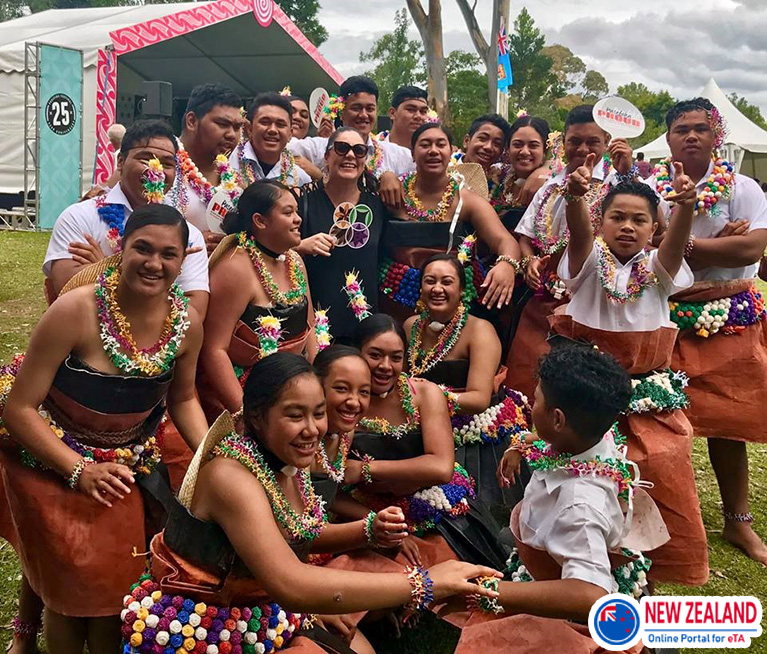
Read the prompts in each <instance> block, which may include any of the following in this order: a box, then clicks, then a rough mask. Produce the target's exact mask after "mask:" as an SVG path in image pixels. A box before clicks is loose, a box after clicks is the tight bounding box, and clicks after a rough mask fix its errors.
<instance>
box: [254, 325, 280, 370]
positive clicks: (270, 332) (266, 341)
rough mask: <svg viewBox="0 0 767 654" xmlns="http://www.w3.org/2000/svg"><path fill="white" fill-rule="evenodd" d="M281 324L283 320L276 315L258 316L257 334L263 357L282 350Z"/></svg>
mask: <svg viewBox="0 0 767 654" xmlns="http://www.w3.org/2000/svg"><path fill="white" fill-rule="evenodd" d="M280 324H281V321H280V319H279V318H277V317H276V316H272V315H268V316H259V317H258V327H257V328H256V336H258V345H259V350H260V352H261V359H264V358H265V357H268V356H269V355H271V354H275V353H277V352H279V351H280V341H281V340H282V328H281V327H280ZM259 360H260V359H259Z"/></svg>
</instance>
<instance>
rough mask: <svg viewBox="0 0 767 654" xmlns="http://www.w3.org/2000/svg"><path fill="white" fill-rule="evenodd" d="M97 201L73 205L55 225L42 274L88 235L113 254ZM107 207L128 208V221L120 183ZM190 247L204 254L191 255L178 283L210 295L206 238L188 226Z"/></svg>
mask: <svg viewBox="0 0 767 654" xmlns="http://www.w3.org/2000/svg"><path fill="white" fill-rule="evenodd" d="M97 201H98V198H92V199H90V200H85V201H84V202H78V203H76V204H73V205H71V206H69V207H67V208H66V209H64V211H63V212H62V213H61V215H60V216H59V217H58V219H57V220H56V223H55V225H54V226H53V232H52V233H51V240H50V241H49V242H48V251H47V252H46V253H45V261H44V263H43V274H45V276H46V277H50V275H51V267H52V265H53V262H54V261H57V260H59V259H71V258H72V254H71V253H70V252H69V251H68V248H69V244H70V243H72V242H75V241H78V242H80V243H85V235H86V234H89V235H90V236H92V237H93V238H94V239H95V240H96V241H98V244H99V245H100V246H101V251H102V252H103V253H104V254H105V255H106V256H109V255H110V254H114V252H113V251H112V247H111V246H110V244H109V241H108V240H107V233H108V232H109V227H107V224H106V223H105V222H104V221H103V220H101V216H99V214H98V205H97ZM104 201H106V202H107V203H108V204H121V205H123V206H124V207H125V220H126V221H127V220H128V218H129V217H130V215H131V213H133V209H132V208H131V206H130V203H129V202H128V198H126V197H125V193H123V191H122V188H121V186H120V184H119V183H118V184H116V185H115V187H114V188H113V189H112V190H111V191H109V193H107V195H106V197H105V198H104V199H102V202H104ZM189 245H190V246H191V247H201V248H202V251H200V252H196V253H195V254H190V255H189V256H188V257H187V258H186V259H185V260H184V263H183V265H182V266H181V273H180V274H179V276H178V279H177V280H176V281H177V282H178V285H179V286H180V287H181V289H182V290H183V291H184V292H185V293H190V292H192V291H205V292H209V290H210V289H209V287H208V255H207V251H206V249H205V239H204V238H203V236H202V233H201V232H200V230H199V229H197V228H196V227H195V226H194V225H192V224H189Z"/></svg>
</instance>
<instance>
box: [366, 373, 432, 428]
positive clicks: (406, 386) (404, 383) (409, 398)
mask: <svg viewBox="0 0 767 654" xmlns="http://www.w3.org/2000/svg"><path fill="white" fill-rule="evenodd" d="M397 390H398V391H399V398H400V402H401V403H402V408H403V409H404V410H405V414H406V415H407V419H406V420H405V422H403V423H402V424H401V425H397V426H396V427H395V426H394V425H392V424H391V423H390V422H389V421H388V420H386V419H385V418H363V419H362V420H360V427H362V428H363V429H365V430H367V431H369V432H371V433H373V434H380V435H381V436H391V437H392V438H395V439H397V440H399V439H400V438H402V437H403V436H404V435H405V434H407V433H408V432H409V431H411V430H412V429H413V428H415V427H417V426H418V424H419V423H420V421H421V414H420V413H419V411H418V407H416V406H414V405H413V391H412V389H411V388H410V382H409V381H408V377H407V375H406V374H404V373H403V374H401V375H400V376H399V379H398V380H397ZM387 395H388V392H387Z"/></svg>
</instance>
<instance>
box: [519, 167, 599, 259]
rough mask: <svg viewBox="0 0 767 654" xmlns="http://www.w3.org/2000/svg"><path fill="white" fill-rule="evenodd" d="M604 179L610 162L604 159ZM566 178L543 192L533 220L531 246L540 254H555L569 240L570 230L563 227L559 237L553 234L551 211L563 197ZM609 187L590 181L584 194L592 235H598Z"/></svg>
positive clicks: (597, 181) (596, 181)
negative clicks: (603, 204)
mask: <svg viewBox="0 0 767 654" xmlns="http://www.w3.org/2000/svg"><path fill="white" fill-rule="evenodd" d="M602 166H603V174H604V178H605V179H606V178H607V175H608V173H609V172H610V161H609V159H607V158H605V159H603V162H602ZM567 180H568V176H567V175H565V177H564V179H563V180H562V181H561V182H560V183H558V184H549V186H548V187H546V189H545V190H544V192H543V196H542V197H541V203H540V205H539V207H538V211H537V212H536V214H535V216H534V218H533V234H534V236H533V245H535V247H536V248H537V249H538V251H539V252H541V253H542V254H544V255H545V254H556V253H557V252H559V251H560V250H562V249H563V248H564V247H565V246H566V245H567V243H568V241H569V240H570V230H569V229H568V227H567V225H565V227H564V229H563V230H562V233H561V234H560V235H559V236H556V235H554V234H553V222H554V221H553V216H552V213H553V210H554V203H555V201H556V198H557V197H558V196H560V195H563V194H564V192H565V189H566V188H567ZM609 190H610V185H609V184H605V183H604V179H602V180H592V183H591V185H590V187H589V190H588V191H587V192H586V195H585V200H586V203H587V204H588V207H589V216H590V218H591V225H592V227H593V229H594V233H595V234H598V233H599V228H600V225H601V223H602V200H604V198H605V196H606V195H607V193H608V191H609Z"/></svg>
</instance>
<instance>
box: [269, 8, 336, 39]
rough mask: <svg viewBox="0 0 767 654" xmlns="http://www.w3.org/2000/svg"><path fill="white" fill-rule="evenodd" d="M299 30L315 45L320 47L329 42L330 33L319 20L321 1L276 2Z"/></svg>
mask: <svg viewBox="0 0 767 654" xmlns="http://www.w3.org/2000/svg"><path fill="white" fill-rule="evenodd" d="M276 1H277V4H278V5H279V6H280V9H282V11H284V12H285V13H286V14H287V15H288V18H290V20H292V21H293V22H294V23H295V24H296V27H298V29H300V30H301V31H302V32H303V33H304V35H305V36H306V38H307V39H309V40H310V41H311V42H312V43H314V45H316V46H320V45H322V44H323V43H325V41H327V40H328V31H327V30H326V29H325V27H324V26H323V25H322V24H321V23H320V21H319V20H318V19H317V12H318V11H319V10H320V3H319V0H276Z"/></svg>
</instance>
